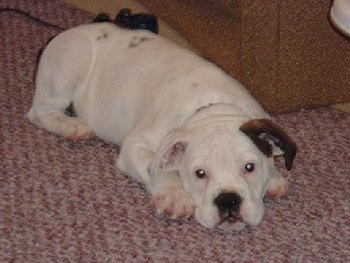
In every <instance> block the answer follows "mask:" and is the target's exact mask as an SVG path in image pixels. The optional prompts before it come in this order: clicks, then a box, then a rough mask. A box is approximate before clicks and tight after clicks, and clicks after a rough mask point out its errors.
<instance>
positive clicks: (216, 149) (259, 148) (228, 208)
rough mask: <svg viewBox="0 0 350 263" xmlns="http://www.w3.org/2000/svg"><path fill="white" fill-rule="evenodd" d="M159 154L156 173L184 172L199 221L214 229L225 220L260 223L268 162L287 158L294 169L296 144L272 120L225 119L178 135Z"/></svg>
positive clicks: (182, 175)
mask: <svg viewBox="0 0 350 263" xmlns="http://www.w3.org/2000/svg"><path fill="white" fill-rule="evenodd" d="M158 154H159V155H160V156H159V162H158V164H157V168H156V169H162V170H164V171H172V170H177V171H179V174H180V177H181V179H182V183H183V186H184V189H185V190H186V191H187V192H188V193H189V194H190V195H191V196H192V198H193V201H194V204H195V207H196V208H195V218H196V219H197V221H198V222H199V223H201V224H202V225H203V226H204V227H207V228H212V227H216V226H218V225H220V224H221V223H223V222H232V223H237V222H239V223H240V224H241V223H242V222H243V223H245V224H248V225H257V224H259V223H260V222H261V220H262V217H263V214H264V206H263V197H264V195H265V193H266V187H267V184H268V181H269V163H270V162H271V159H270V160H269V158H272V157H273V156H274V155H280V154H283V155H284V158H285V164H286V167H287V169H288V170H290V169H291V167H292V163H293V159H294V157H295V154H296V145H295V143H294V142H293V141H292V140H291V139H290V138H289V137H288V136H287V135H286V134H285V133H284V132H283V131H282V130H281V129H280V128H279V127H278V126H277V125H276V124H274V123H273V122H272V121H270V120H268V119H256V120H250V121H246V120H245V121H244V120H242V119H235V121H232V120H231V119H230V120H226V119H225V117H224V118H223V119H221V120H217V119H213V120H210V119H208V120H206V121H202V122H200V123H199V124H198V125H194V126H193V127H191V128H190V130H188V129H184V130H182V129H179V130H176V131H173V132H172V134H171V135H169V136H168V137H167V138H166V139H165V142H164V143H163V146H162V147H161V149H160V151H159V153H158Z"/></svg>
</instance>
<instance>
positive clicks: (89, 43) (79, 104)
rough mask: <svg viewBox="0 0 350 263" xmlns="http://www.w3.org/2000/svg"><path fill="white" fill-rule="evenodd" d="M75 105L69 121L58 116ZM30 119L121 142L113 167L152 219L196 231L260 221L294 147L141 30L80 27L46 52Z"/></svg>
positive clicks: (228, 80) (260, 113)
mask: <svg viewBox="0 0 350 263" xmlns="http://www.w3.org/2000/svg"><path fill="white" fill-rule="evenodd" d="M71 103H73V105H74V109H75V113H76V116H67V115H65V110H66V108H67V107H68V106H69V105H70V104H71ZM28 117H29V119H30V120H31V121H32V122H33V123H35V124H37V125H39V126H41V127H44V128H45V129H47V130H49V131H51V132H54V133H57V134H60V135H62V136H65V137H67V138H70V139H72V140H85V139H88V138H90V137H92V136H93V134H96V135H97V136H99V137H100V138H102V139H105V140H107V141H110V142H113V143H116V144H120V145H121V152H120V155H119V159H118V162H117V166H118V168H119V169H120V170H121V171H123V172H125V173H127V174H129V175H131V176H133V177H134V178H135V179H136V180H138V181H140V182H141V183H143V184H144V185H145V186H146V187H147V189H148V190H149V191H150V193H151V194H152V202H153V204H154V206H155V208H156V210H157V212H159V213H164V214H165V215H167V216H169V217H171V218H180V217H190V216H192V215H194V216H195V218H196V219H197V220H198V222H199V223H201V224H202V225H203V226H205V227H208V228H212V227H215V226H218V225H220V224H221V223H223V222H225V224H227V222H230V223H232V224H234V223H236V224H238V223H239V224H240V225H243V224H246V225H257V224H259V223H260V222H261V220H262V217H263V213H264V206H263V197H264V196H265V194H266V193H268V194H270V195H273V196H282V195H285V194H286V193H287V182H286V180H285V179H284V178H283V177H282V176H281V175H280V174H279V173H278V172H277V170H276V168H275V167H274V164H273V156H274V155H279V154H284V157H285V162H286V166H287V168H288V169H291V166H292V162H293V159H294V156H295V153H296V146H295V143H294V142H293V141H292V140H291V139H290V138H289V137H288V136H287V135H286V134H285V133H284V132H283V131H282V130H281V129H280V128H278V126H277V125H275V124H274V123H272V121H271V120H269V116H268V114H267V113H266V112H265V111H264V110H263V109H262V108H261V106H260V105H259V104H258V102H257V101H256V100H255V99H254V98H253V97H252V96H251V95H250V94H249V92H248V91H247V90H246V89H245V88H244V87H243V86H242V85H240V84H239V83H238V82H237V81H236V80H235V79H233V78H232V77H230V76H229V75H227V74H226V73H225V72H223V71H222V70H221V69H219V68H218V67H217V66H215V65H213V64H212V63H209V62H207V61H205V60H204V59H202V58H201V57H198V56H196V55H194V54H192V53H190V52H189V51H187V50H185V49H183V48H181V47H178V46H177V45H175V44H173V43H171V42H169V41H168V40H166V39H164V38H162V37H160V36H158V35H155V34H153V33H151V32H148V31H143V30H127V29H121V28H118V27H117V26H115V25H113V24H110V23H95V24H89V25H82V26H78V27H76V28H73V29H70V30H67V31H65V32H63V33H61V34H60V35H58V36H57V37H55V38H54V39H53V40H52V41H51V42H50V43H49V45H48V46H47V48H46V49H45V50H44V52H43V54H42V57H41V60H40V64H39V67H38V74H37V79H36V93H35V96H34V102H33V105H32V108H31V110H30V111H29V113H28Z"/></svg>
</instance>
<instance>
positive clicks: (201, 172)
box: [195, 169, 205, 179]
mask: <svg viewBox="0 0 350 263" xmlns="http://www.w3.org/2000/svg"><path fill="white" fill-rule="evenodd" d="M195 173H196V176H197V177H198V178H200V179H202V178H204V177H205V172H204V170H202V169H198V170H196V172H195Z"/></svg>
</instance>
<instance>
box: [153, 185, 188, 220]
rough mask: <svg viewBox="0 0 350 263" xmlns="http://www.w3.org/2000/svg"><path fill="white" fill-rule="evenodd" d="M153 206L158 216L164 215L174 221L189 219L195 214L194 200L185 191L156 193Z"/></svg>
mask: <svg viewBox="0 0 350 263" xmlns="http://www.w3.org/2000/svg"><path fill="white" fill-rule="evenodd" d="M152 204H153V206H154V207H155V209H156V211H157V213H158V214H164V215H166V216H167V217H170V218H172V219H177V218H189V217H191V216H193V214H194V204H193V202H192V199H191V197H190V196H189V195H188V194H187V193H186V192H185V191H183V190H181V191H179V190H178V191H176V192H166V191H164V192H160V193H155V194H154V195H153V198H152Z"/></svg>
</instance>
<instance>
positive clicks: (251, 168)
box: [244, 163, 255, 173]
mask: <svg viewBox="0 0 350 263" xmlns="http://www.w3.org/2000/svg"><path fill="white" fill-rule="evenodd" d="M254 169H255V165H254V163H247V164H246V165H245V166H244V172H245V173H251V172H253V171H254Z"/></svg>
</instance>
